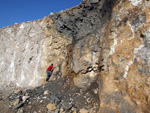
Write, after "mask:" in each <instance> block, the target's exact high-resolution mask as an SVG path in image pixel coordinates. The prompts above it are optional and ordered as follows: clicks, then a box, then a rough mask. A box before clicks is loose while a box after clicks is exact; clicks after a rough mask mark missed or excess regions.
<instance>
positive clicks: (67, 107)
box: [61, 102, 72, 110]
mask: <svg viewBox="0 0 150 113" xmlns="http://www.w3.org/2000/svg"><path fill="white" fill-rule="evenodd" d="M61 104H62V106H63V108H64V109H65V110H69V109H71V108H72V105H71V104H69V103H67V102H63V103H61Z"/></svg>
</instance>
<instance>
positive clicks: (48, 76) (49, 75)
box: [46, 70, 52, 81]
mask: <svg viewBox="0 0 150 113" xmlns="http://www.w3.org/2000/svg"><path fill="white" fill-rule="evenodd" d="M46 72H47V78H46V81H48V80H49V78H50V77H51V74H52V72H51V71H48V70H47V71H46Z"/></svg>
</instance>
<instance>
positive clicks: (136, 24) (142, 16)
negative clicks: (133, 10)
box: [132, 13, 146, 28]
mask: <svg viewBox="0 0 150 113" xmlns="http://www.w3.org/2000/svg"><path fill="white" fill-rule="evenodd" d="M145 22H146V15H145V13H142V14H139V15H138V16H137V18H136V19H135V20H134V21H133V22H132V26H134V27H135V28H137V27H139V26H140V25H142V24H143V23H145Z"/></svg>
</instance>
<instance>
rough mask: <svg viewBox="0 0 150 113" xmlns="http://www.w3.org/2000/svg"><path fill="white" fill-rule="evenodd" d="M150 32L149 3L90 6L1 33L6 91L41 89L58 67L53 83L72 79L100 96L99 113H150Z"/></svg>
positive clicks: (88, 0) (99, 0) (96, 1)
mask: <svg viewBox="0 0 150 113" xmlns="http://www.w3.org/2000/svg"><path fill="white" fill-rule="evenodd" d="M149 26H150V1H148V0H84V1H83V2H82V3H81V4H80V5H78V6H76V7H73V8H71V9H67V10H66V11H62V12H59V13H51V14H50V15H49V16H48V17H45V18H44V19H42V20H37V21H33V22H28V23H21V24H18V25H14V26H8V27H6V28H3V29H1V30H0V45H1V46H0V54H1V56H0V67H1V68H0V79H1V80H2V82H1V83H0V85H1V86H6V85H8V86H10V85H12V86H13V85H17V86H19V87H28V88H29V87H31V86H32V87H34V86H38V85H41V84H42V83H43V80H44V79H45V76H46V73H45V70H46V68H47V67H48V66H49V65H50V64H51V63H53V64H54V65H55V67H57V68H56V69H55V70H54V72H53V76H52V79H53V80H55V79H57V78H59V77H60V78H62V77H64V76H69V77H70V78H71V79H72V82H71V83H70V85H71V86H70V87H74V86H77V87H79V88H83V89H84V90H85V91H88V90H89V89H93V91H98V93H99V99H100V109H99V112H101V113H103V112H104V113H106V112H109V113H112V112H120V113H124V112H128V113H132V112H133V113H134V112H136V113H140V112H149V111H150V107H149V106H150V96H149V95H150V53H149V49H150V45H149V43H150V42H149V40H150V27H149ZM68 84H69V83H68ZM93 84H96V85H93Z"/></svg>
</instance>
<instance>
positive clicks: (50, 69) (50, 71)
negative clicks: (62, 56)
mask: <svg viewBox="0 0 150 113" xmlns="http://www.w3.org/2000/svg"><path fill="white" fill-rule="evenodd" d="M54 68H55V67H53V64H51V65H50V66H49V67H48V68H47V70H46V72H47V78H46V81H48V80H49V78H50V77H51V75H52V71H53V69H54Z"/></svg>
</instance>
